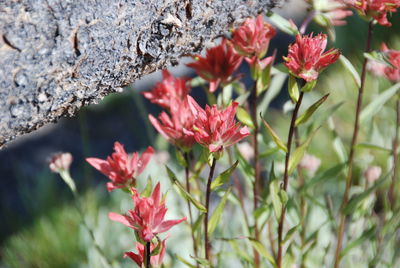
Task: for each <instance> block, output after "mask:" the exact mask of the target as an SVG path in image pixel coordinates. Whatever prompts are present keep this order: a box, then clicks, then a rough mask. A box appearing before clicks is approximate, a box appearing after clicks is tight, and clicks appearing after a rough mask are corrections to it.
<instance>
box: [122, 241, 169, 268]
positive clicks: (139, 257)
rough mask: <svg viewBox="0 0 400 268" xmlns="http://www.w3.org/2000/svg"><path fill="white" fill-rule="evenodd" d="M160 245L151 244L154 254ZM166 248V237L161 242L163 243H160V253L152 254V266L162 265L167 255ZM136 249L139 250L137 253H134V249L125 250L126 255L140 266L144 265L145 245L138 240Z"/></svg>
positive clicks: (151, 250)
mask: <svg viewBox="0 0 400 268" xmlns="http://www.w3.org/2000/svg"><path fill="white" fill-rule="evenodd" d="M159 243H160V242H159ZM158 246H159V245H158V244H157V245H154V244H151V245H150V252H151V253H152V254H154V253H153V251H154V250H155V249H156V248H157V247H158ZM165 250H166V247H165V239H164V240H163V241H162V242H161V245H160V248H159V253H158V254H155V255H152V256H151V257H150V264H151V266H152V267H160V266H161V264H162V262H163V259H164V256H165ZM136 251H137V253H134V252H132V251H129V252H125V254H124V257H129V258H131V259H132V260H133V261H134V262H135V263H136V264H137V265H138V266H139V267H142V265H143V263H144V260H145V245H143V244H141V243H138V242H136Z"/></svg>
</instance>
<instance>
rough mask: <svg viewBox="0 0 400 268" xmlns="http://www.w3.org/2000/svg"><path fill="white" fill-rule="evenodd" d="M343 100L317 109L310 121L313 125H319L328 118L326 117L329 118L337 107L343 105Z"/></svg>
mask: <svg viewBox="0 0 400 268" xmlns="http://www.w3.org/2000/svg"><path fill="white" fill-rule="evenodd" d="M343 103H344V102H343V101H342V102H339V103H336V104H334V105H332V106H330V107H329V108H328V109H325V110H322V111H319V112H318V113H316V114H314V120H313V122H312V125H313V126H316V127H319V126H321V125H322V124H323V123H325V121H326V120H328V118H330V117H331V116H332V115H333V114H334V113H335V112H336V111H337V110H338V109H339V107H340V106H342V105H343Z"/></svg>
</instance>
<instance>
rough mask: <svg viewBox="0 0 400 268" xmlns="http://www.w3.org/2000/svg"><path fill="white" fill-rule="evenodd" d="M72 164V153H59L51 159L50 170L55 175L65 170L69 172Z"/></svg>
mask: <svg viewBox="0 0 400 268" xmlns="http://www.w3.org/2000/svg"><path fill="white" fill-rule="evenodd" d="M71 163H72V155H71V154H70V153H57V154H54V155H53V156H52V157H51V158H50V164H49V167H50V170H51V171H53V172H55V173H60V172H61V171H64V170H69V167H70V166H71Z"/></svg>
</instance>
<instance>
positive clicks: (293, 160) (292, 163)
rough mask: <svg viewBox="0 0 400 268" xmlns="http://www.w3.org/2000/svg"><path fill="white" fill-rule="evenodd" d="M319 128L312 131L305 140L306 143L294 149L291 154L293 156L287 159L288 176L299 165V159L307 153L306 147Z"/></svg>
mask: <svg viewBox="0 0 400 268" xmlns="http://www.w3.org/2000/svg"><path fill="white" fill-rule="evenodd" d="M318 130H319V128H317V129H316V130H314V131H313V132H312V133H311V134H310V135H309V136H308V138H307V139H306V141H305V142H304V143H303V144H302V145H300V147H298V148H296V150H295V151H294V152H293V155H292V156H291V157H290V159H289V175H290V174H292V172H293V170H294V169H295V168H296V167H297V165H298V164H299V163H300V161H301V159H302V158H303V156H304V154H305V153H306V151H307V147H308V145H309V144H310V143H311V140H312V138H313V137H314V136H315V134H316V133H317V131H318Z"/></svg>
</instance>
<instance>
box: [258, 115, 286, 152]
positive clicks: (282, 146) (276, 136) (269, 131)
mask: <svg viewBox="0 0 400 268" xmlns="http://www.w3.org/2000/svg"><path fill="white" fill-rule="evenodd" d="M262 121H263V122H264V125H265V127H266V128H267V131H268V133H269V135H271V137H272V140H273V141H274V142H275V144H276V145H277V146H278V147H279V148H281V149H282V150H283V151H285V152H287V147H286V145H285V144H284V143H283V142H282V140H281V139H280V138H279V136H278V135H277V134H276V133H275V131H274V130H273V129H272V127H271V126H270V125H269V124H268V123H267V121H265V120H264V118H262Z"/></svg>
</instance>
